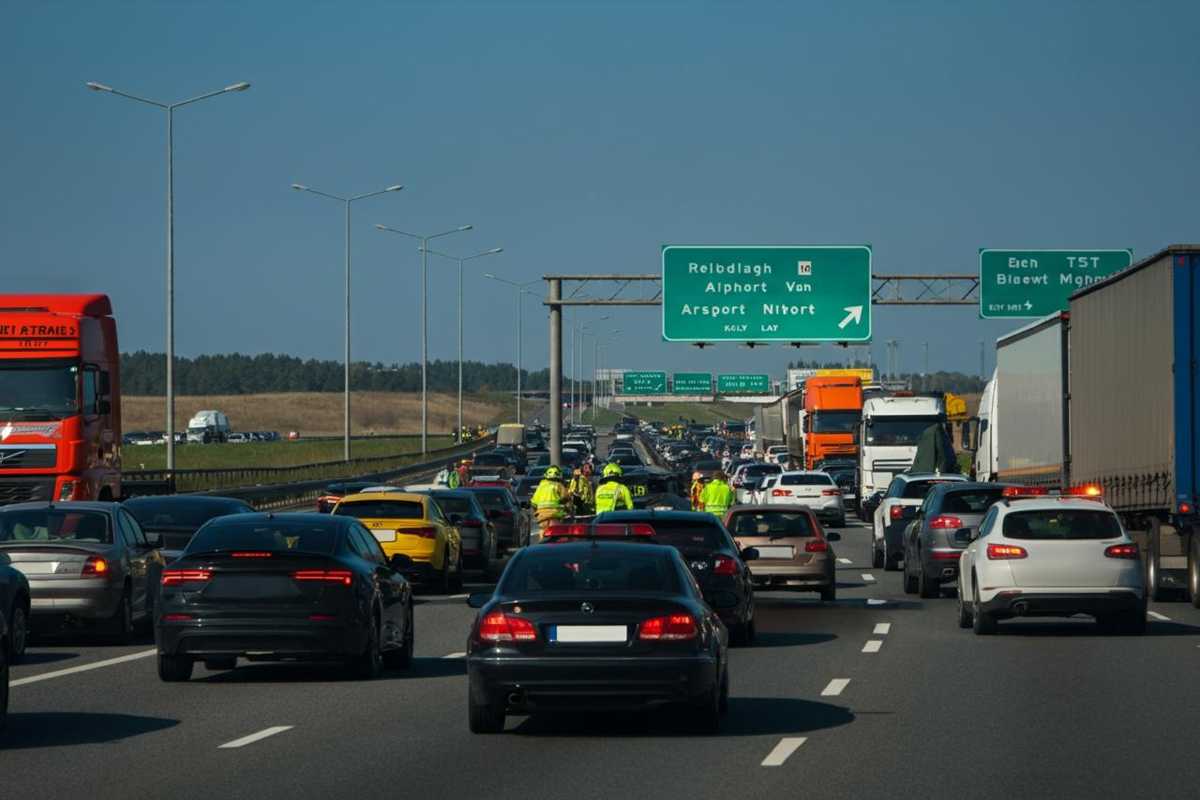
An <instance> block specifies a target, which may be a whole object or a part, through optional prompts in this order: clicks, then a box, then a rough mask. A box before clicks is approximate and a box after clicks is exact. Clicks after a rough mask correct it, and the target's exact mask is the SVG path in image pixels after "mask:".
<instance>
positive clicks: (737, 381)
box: [717, 375, 771, 394]
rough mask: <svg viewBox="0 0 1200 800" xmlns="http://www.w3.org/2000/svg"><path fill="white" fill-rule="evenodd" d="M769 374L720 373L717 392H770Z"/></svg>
mask: <svg viewBox="0 0 1200 800" xmlns="http://www.w3.org/2000/svg"><path fill="white" fill-rule="evenodd" d="M770 392H771V376H769V375H718V376H717V394H770Z"/></svg>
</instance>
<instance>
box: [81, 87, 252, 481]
mask: <svg viewBox="0 0 1200 800" xmlns="http://www.w3.org/2000/svg"><path fill="white" fill-rule="evenodd" d="M87 88H89V89H91V90H92V91H94V92H107V93H108V94H115V95H117V96H119V97H125V98H128V99H129V100H136V101H137V102H139V103H145V104H146V105H148V106H154V107H155V108H161V109H162V110H163V111H166V112H167V419H166V428H167V469H168V470H174V469H175V109H177V108H182V107H183V106H187V105H191V104H192V103H198V102H200V101H201V100H207V99H208V98H210V97H216V96H217V95H221V94H228V93H230V92H244V91H245V90H247V89H249V88H250V84H249V83H247V82H246V81H242V82H241V83H235V84H232V85H230V86H226V87H225V88H224V89H217V90H216V91H214V92H207V93H205V94H202V95H197V96H196V97H192V98H189V99H187V100H182V101H180V102H178V103H160V102H158V101H157V100H150V99H148V98H145V97H138V96H137V95H136V94H129V93H128V92H122V91H120V90H119V89H114V88H112V87H111V86H105V85H104V84H103V83H96V82H95V81H88V83H87Z"/></svg>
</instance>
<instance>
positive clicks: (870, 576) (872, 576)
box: [862, 572, 875, 583]
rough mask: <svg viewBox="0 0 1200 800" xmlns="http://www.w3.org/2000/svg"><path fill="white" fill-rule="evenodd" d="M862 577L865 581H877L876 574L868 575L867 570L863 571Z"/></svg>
mask: <svg viewBox="0 0 1200 800" xmlns="http://www.w3.org/2000/svg"><path fill="white" fill-rule="evenodd" d="M862 579H863V580H864V581H866V582H867V583H874V582H875V576H874V575H868V574H867V573H865V572H864V573H863V576H862Z"/></svg>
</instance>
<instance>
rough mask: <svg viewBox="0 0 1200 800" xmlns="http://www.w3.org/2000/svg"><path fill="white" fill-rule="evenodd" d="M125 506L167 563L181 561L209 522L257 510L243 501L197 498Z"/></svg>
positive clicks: (139, 500) (152, 499)
mask: <svg viewBox="0 0 1200 800" xmlns="http://www.w3.org/2000/svg"><path fill="white" fill-rule="evenodd" d="M122 505H123V506H125V510H126V511H128V512H129V513H130V514H132V515H133V518H134V519H136V520H137V521H138V524H139V525H141V526H142V530H143V531H145V533H146V538H147V539H148V540H149V541H151V542H153V543H156V544H157V545H158V546H159V547H161V548H162V555H163V558H164V559H166V560H167V561H174V560H175V559H177V558H179V555H180V554H181V553H182V552H183V550H184V548H186V547H187V546H188V542H190V541H191V540H192V535H193V534H195V533H196V531H198V530H200V526H202V525H203V524H204V523H206V522H208V521H209V520H210V519H213V518H215V517H224V516H226V515H228V514H253V513H254V508H253V507H252V506H251V505H250V504H249V503H247V502H246V501H244V500H238V499H236V498H233V497H211V496H208V495H194V494H193V495H189V494H167V495H151V496H148V497H135V498H133V499H131V500H126V501H125V502H124V503H122Z"/></svg>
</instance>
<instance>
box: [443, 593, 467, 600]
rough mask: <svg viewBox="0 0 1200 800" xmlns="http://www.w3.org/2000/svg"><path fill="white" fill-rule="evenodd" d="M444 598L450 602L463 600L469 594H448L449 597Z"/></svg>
mask: <svg viewBox="0 0 1200 800" xmlns="http://www.w3.org/2000/svg"><path fill="white" fill-rule="evenodd" d="M446 596H447V597H449V598H450V599H451V600H463V599H465V598H467V597H470V595H469V594H450V595H446Z"/></svg>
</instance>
